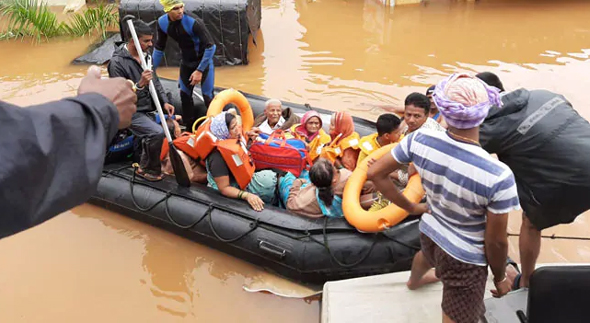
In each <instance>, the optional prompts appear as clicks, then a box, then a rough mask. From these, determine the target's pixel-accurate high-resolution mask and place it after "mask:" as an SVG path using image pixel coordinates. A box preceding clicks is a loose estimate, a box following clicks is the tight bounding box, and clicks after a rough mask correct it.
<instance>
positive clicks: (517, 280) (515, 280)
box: [512, 274, 522, 291]
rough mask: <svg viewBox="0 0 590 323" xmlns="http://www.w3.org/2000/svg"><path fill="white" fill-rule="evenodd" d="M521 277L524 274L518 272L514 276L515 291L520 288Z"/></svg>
mask: <svg viewBox="0 0 590 323" xmlns="http://www.w3.org/2000/svg"><path fill="white" fill-rule="evenodd" d="M520 277H522V274H518V275H516V277H514V281H513V282H512V290H513V291H515V290H517V289H520Z"/></svg>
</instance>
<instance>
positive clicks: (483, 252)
mask: <svg viewBox="0 0 590 323" xmlns="http://www.w3.org/2000/svg"><path fill="white" fill-rule="evenodd" d="M434 101H435V103H436V105H437V106H438V108H439V110H440V111H441V113H442V114H443V116H444V117H445V120H446V121H447V124H448V126H449V128H448V131H447V132H437V131H432V130H427V129H420V130H418V131H415V132H413V133H412V134H410V135H408V136H406V137H405V138H404V139H403V140H402V142H401V143H400V144H399V145H397V146H396V147H395V148H394V149H393V150H392V153H391V154H388V155H385V156H384V157H383V158H381V159H379V160H378V161H376V162H375V163H374V164H373V167H371V168H370V169H369V172H368V179H370V180H372V181H373V182H374V184H375V186H376V187H377V188H378V190H379V191H381V192H382V193H383V195H384V196H385V197H386V198H388V199H390V200H391V201H392V202H393V203H395V204H397V205H398V206H400V207H402V208H404V209H406V210H407V211H409V212H411V213H414V214H415V213H417V212H420V211H422V210H423V209H425V208H424V207H423V206H420V205H416V204H413V203H411V202H409V201H408V200H407V199H406V198H405V197H404V196H403V195H401V193H400V192H399V191H398V190H397V189H396V187H395V186H394V185H393V184H392V183H391V181H389V180H387V176H386V175H387V174H389V173H391V172H392V171H395V170H396V169H397V168H399V167H400V165H401V164H408V163H410V162H412V163H413V164H414V166H415V167H416V170H417V171H418V173H419V174H420V176H421V178H422V185H423V186H424V189H425V191H426V196H427V205H428V209H429V212H427V213H425V214H423V216H422V221H421V223H420V231H421V244H422V248H421V251H420V252H418V253H417V254H416V256H415V258H414V261H413V263H412V273H411V276H410V279H409V281H408V287H409V288H410V289H415V288H418V287H420V286H422V285H424V284H427V283H430V282H434V281H437V280H438V279H440V280H441V281H442V283H443V301H442V310H443V322H458V323H462V322H466V323H471V322H474V323H475V322H478V320H479V319H480V318H481V317H482V315H483V313H484V311H485V308H484V303H483V295H484V291H485V283H486V279H487V274H488V271H487V265H488V264H489V265H490V268H491V270H492V273H493V275H494V283H495V285H496V290H493V291H492V294H493V295H494V296H496V297H501V296H503V295H505V294H506V293H508V292H509V291H510V282H509V281H508V280H507V279H506V274H505V266H506V257H507V252H508V241H507V236H506V227H507V223H508V212H509V211H511V210H517V209H519V202H518V195H517V190H516V185H515V181H514V175H513V174H512V171H511V170H510V168H508V167H507V166H506V165H505V164H503V163H502V162H500V161H498V160H496V159H494V158H492V157H491V156H490V155H489V154H488V153H487V152H486V151H485V150H483V149H482V148H481V147H480V146H479V144H478V134H479V125H480V124H481V123H482V122H483V120H484V118H485V117H486V116H487V112H488V110H489V108H490V107H491V106H492V105H494V104H496V105H499V104H500V99H499V95H498V92H497V90H496V89H494V88H491V87H488V86H487V85H486V84H485V83H483V82H482V81H481V80H479V79H476V78H474V77H471V76H469V75H466V74H454V75H451V76H450V77H449V78H448V79H446V80H443V81H442V82H440V83H439V84H438V85H437V86H436V89H435V93H434ZM432 267H434V268H435V271H434V272H433V271H432V270H431V268H432Z"/></svg>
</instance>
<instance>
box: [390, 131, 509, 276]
mask: <svg viewBox="0 0 590 323" xmlns="http://www.w3.org/2000/svg"><path fill="white" fill-rule="evenodd" d="M393 154H394V157H395V159H396V160H398V161H399V162H402V163H407V162H410V161H411V162H413V163H414V165H415V166H416V169H417V171H418V173H419V174H420V176H421V178H422V185H423V186H424V189H425V190H426V195H427V200H428V205H429V207H430V209H431V212H432V213H431V214H424V215H423V216H422V222H421V224H420V230H421V231H422V232H423V233H424V234H426V235H427V236H428V237H430V238H431V239H432V240H433V241H434V242H436V244H437V245H439V246H440V247H441V248H442V249H443V250H445V251H446V252H447V253H448V254H450V255H451V256H453V257H454V258H456V259H458V260H461V261H463V262H467V263H471V264H476V265H485V264H486V258H485V253H484V250H483V249H484V233H485V228H486V212H487V211H490V212H492V213H495V214H503V213H507V212H508V211H510V210H513V209H515V208H518V197H517V195H516V187H515V182H514V176H513V174H512V172H511V171H510V169H509V168H508V167H507V166H506V165H504V164H503V163H502V162H500V161H498V160H496V159H494V158H492V157H491V156H490V155H489V154H488V153H487V152H486V151H484V150H483V149H482V148H481V147H479V146H477V145H475V144H470V143H465V142H460V141H457V140H455V139H453V138H451V137H449V135H448V134H447V133H446V132H437V131H432V130H422V129H421V130H418V131H416V132H414V133H412V134H410V135H409V136H408V137H407V138H405V139H404V140H403V141H402V143H400V145H398V147H396V148H395V149H394V151H393Z"/></svg>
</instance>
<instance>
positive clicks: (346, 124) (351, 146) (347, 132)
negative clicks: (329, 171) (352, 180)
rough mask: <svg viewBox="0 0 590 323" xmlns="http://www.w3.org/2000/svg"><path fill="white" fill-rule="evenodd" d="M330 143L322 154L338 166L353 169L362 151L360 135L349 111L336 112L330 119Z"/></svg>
mask: <svg viewBox="0 0 590 323" xmlns="http://www.w3.org/2000/svg"><path fill="white" fill-rule="evenodd" d="M329 133H330V139H331V141H330V144H329V145H327V146H325V147H324V148H323V150H322V154H321V156H322V157H324V158H327V159H329V160H330V161H331V162H333V163H334V166H336V168H339V169H340V168H346V169H348V170H350V171H353V170H354V169H355V168H356V162H357V159H358V156H359V153H360V148H359V141H360V136H359V134H358V133H356V132H355V131H354V121H353V120H352V116H351V115H350V114H349V113H348V112H336V113H334V114H332V119H331V120H330V131H329Z"/></svg>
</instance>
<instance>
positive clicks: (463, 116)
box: [432, 73, 502, 129]
mask: <svg viewBox="0 0 590 323" xmlns="http://www.w3.org/2000/svg"><path fill="white" fill-rule="evenodd" d="M432 98H433V100H434V103H435V104H436V106H437V107H438V109H439V111H440V112H441V113H442V115H443V116H444V117H445V121H446V122H447V124H448V125H449V126H451V127H455V128H457V129H471V128H475V127H477V126H479V125H480V124H482V122H483V121H484V119H485V118H486V117H487V116H488V111H489V110H490V108H491V107H492V106H498V107H500V106H501V105H502V101H501V100H500V93H499V91H498V89H496V88H495V87H492V86H488V85H487V84H486V83H484V82H483V81H482V80H480V79H478V78H477V77H473V76H470V75H468V74H465V73H456V74H453V75H451V76H449V77H448V78H446V79H444V80H442V81H440V82H439V83H438V84H437V85H436V88H435V89H434V94H433V96H432Z"/></svg>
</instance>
